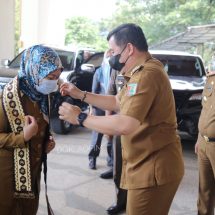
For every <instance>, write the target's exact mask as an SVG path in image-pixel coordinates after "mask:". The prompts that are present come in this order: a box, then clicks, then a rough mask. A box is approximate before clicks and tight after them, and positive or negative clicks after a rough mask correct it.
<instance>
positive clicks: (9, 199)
mask: <svg viewBox="0 0 215 215" xmlns="http://www.w3.org/2000/svg"><path fill="white" fill-rule="evenodd" d="M62 69H63V67H62V64H61V61H60V58H59V56H58V55H57V53H56V52H55V51H54V50H52V49H51V48H49V47H45V46H41V45H36V46H33V47H31V48H29V49H27V50H25V51H24V53H23V55H22V59H21V64H20V70H19V72H18V76H16V77H15V78H14V79H13V80H12V81H11V82H9V83H8V84H7V85H6V86H5V87H4V89H3V92H2V94H1V96H0V99H1V101H0V118H1V120H0V214H1V215H35V214H36V213H37V210H38V205H39V193H40V175H41V167H42V157H43V156H44V155H45V156H46V153H48V152H50V151H51V150H52V149H53V147H54V145H55V142H54V140H53V138H52V136H51V135H50V133H49V130H48V114H49V105H48V94H49V93H51V92H54V91H56V90H57V87H58V85H57V81H58V78H59V76H60V74H61V71H62Z"/></svg>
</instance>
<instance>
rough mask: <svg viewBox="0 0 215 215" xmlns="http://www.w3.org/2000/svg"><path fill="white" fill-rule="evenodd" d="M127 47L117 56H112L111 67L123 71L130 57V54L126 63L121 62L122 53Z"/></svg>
mask: <svg viewBox="0 0 215 215" xmlns="http://www.w3.org/2000/svg"><path fill="white" fill-rule="evenodd" d="M125 48H126V46H125V47H124V49H123V50H122V51H121V53H120V54H117V55H115V56H112V57H110V59H109V64H110V67H111V68H113V69H115V70H117V71H121V70H122V68H123V67H124V66H125V64H126V62H127V60H128V58H129V56H128V58H127V60H126V61H125V62H124V63H120V62H119V59H120V57H121V54H122V53H123V51H124V50H125Z"/></svg>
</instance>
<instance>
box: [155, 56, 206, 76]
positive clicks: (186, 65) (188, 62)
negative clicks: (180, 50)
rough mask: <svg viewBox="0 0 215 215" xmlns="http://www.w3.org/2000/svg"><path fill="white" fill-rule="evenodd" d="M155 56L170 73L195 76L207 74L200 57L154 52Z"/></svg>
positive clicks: (172, 74)
mask: <svg viewBox="0 0 215 215" xmlns="http://www.w3.org/2000/svg"><path fill="white" fill-rule="evenodd" d="M153 57H155V58H157V59H158V60H160V61H161V62H162V63H163V65H164V70H165V71H166V72H167V73H168V75H171V76H193V77H202V76H203V75H205V71H204V67H203V64H202V60H201V59H200V58H198V57H195V56H181V55H159V54H154V55H153Z"/></svg>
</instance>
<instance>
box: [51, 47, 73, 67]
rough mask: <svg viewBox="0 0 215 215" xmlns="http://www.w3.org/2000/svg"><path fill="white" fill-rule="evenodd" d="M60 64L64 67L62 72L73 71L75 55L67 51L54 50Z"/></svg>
mask: <svg viewBox="0 0 215 215" xmlns="http://www.w3.org/2000/svg"><path fill="white" fill-rule="evenodd" d="M55 51H56V52H57V53H58V55H59V57H60V59H61V62H62V65H63V67H64V71H69V70H73V69H74V59H75V53H74V52H69V51H63V50H55Z"/></svg>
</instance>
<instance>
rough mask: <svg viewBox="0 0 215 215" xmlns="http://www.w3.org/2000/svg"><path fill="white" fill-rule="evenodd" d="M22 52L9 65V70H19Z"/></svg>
mask: <svg viewBox="0 0 215 215" xmlns="http://www.w3.org/2000/svg"><path fill="white" fill-rule="evenodd" d="M21 57H22V52H21V53H20V54H18V55H17V56H16V57H15V58H14V59H13V60H12V61H11V62H10V64H9V67H10V68H19V66H20V62H21Z"/></svg>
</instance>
